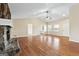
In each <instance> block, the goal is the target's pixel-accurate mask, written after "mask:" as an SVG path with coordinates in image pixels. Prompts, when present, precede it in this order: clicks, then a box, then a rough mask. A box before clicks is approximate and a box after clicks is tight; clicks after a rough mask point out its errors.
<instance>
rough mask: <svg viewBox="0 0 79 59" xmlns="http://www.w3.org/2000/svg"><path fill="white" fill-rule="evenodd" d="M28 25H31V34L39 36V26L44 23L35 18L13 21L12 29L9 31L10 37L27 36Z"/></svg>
mask: <svg viewBox="0 0 79 59" xmlns="http://www.w3.org/2000/svg"><path fill="white" fill-rule="evenodd" d="M28 24H33V34H32V35H39V34H40V29H41V28H40V26H41V25H43V24H45V23H44V22H42V21H40V20H38V19H36V18H27V19H14V20H13V28H12V30H11V33H12V34H11V37H14V36H16V37H24V36H27V35H28V26H27V25H28Z"/></svg>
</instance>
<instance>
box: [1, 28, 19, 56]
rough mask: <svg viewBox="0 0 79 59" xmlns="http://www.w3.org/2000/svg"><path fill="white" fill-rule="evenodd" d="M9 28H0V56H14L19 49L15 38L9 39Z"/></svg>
mask: <svg viewBox="0 0 79 59" xmlns="http://www.w3.org/2000/svg"><path fill="white" fill-rule="evenodd" d="M10 29H11V27H10V26H0V56H14V55H16V53H17V52H19V50H20V48H19V45H18V41H17V39H16V38H12V39H11V38H10Z"/></svg>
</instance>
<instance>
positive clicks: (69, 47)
mask: <svg viewBox="0 0 79 59" xmlns="http://www.w3.org/2000/svg"><path fill="white" fill-rule="evenodd" d="M17 39H18V41H19V44H20V48H21V50H20V52H19V53H18V54H17V55H18V56H72V55H77V56H78V55H79V43H75V42H71V41H69V38H68V37H64V36H54V35H42V36H30V37H21V38H17Z"/></svg>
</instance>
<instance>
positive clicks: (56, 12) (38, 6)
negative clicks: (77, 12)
mask: <svg viewBox="0 0 79 59" xmlns="http://www.w3.org/2000/svg"><path fill="white" fill-rule="evenodd" d="M72 5H73V4H71V3H9V7H10V10H11V14H12V19H16V18H27V17H37V18H40V19H45V18H46V16H47V13H46V11H48V12H49V13H48V15H49V16H50V17H51V20H57V19H59V18H62V17H67V16H68V15H69V8H70V6H72Z"/></svg>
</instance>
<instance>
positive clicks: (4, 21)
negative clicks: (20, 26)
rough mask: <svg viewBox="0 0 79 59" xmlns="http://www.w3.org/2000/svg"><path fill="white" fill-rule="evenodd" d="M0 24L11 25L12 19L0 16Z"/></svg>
mask: <svg viewBox="0 0 79 59" xmlns="http://www.w3.org/2000/svg"><path fill="white" fill-rule="evenodd" d="M0 25H6V26H11V27H12V20H10V19H1V18H0Z"/></svg>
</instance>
